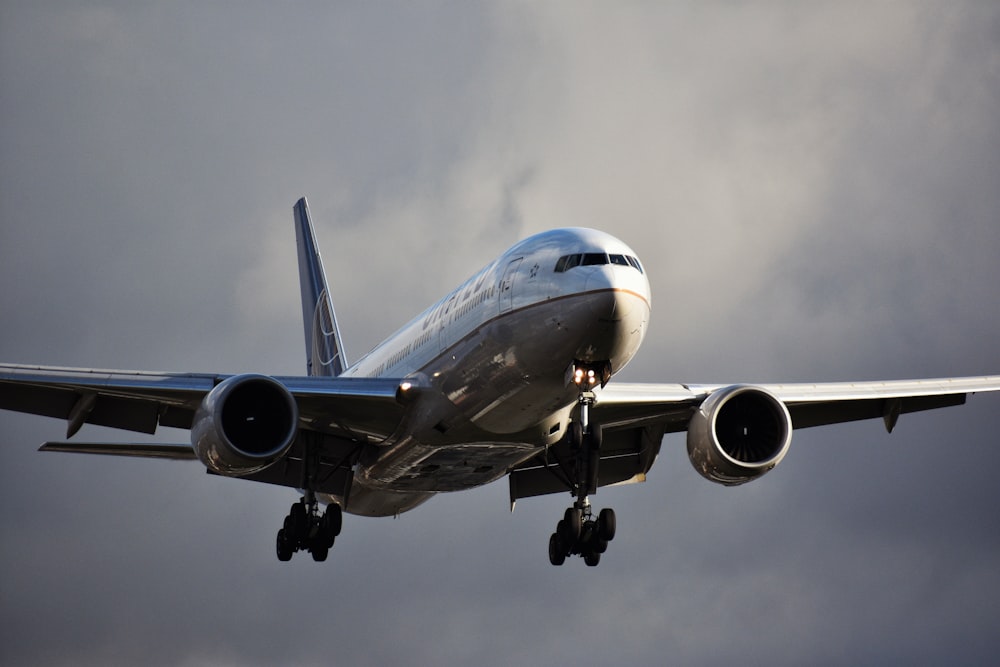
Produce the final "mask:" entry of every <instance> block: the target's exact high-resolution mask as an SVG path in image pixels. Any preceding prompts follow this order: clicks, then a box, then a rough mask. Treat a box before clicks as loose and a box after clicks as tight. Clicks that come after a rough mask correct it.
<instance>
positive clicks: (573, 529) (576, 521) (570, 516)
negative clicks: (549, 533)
mask: <svg viewBox="0 0 1000 667" xmlns="http://www.w3.org/2000/svg"><path fill="white" fill-rule="evenodd" d="M563 521H564V522H565V524H564V526H565V532H564V533H563V534H562V536H563V540H565V542H566V544H568V545H570V546H572V545H574V544H576V543H577V541H578V540H579V539H580V530H581V529H582V528H583V512H582V511H581V510H579V509H577V508H575V507H568V508H566V513H565V514H563Z"/></svg>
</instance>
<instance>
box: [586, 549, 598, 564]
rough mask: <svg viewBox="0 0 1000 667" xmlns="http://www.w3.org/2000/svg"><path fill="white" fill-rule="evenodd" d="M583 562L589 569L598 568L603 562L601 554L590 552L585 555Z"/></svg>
mask: <svg viewBox="0 0 1000 667" xmlns="http://www.w3.org/2000/svg"><path fill="white" fill-rule="evenodd" d="M583 562H584V563H586V564H587V567H596V566H597V564H598V563H600V562H601V554H599V553H595V552H593V551H588V552H587V553H585V554H583Z"/></svg>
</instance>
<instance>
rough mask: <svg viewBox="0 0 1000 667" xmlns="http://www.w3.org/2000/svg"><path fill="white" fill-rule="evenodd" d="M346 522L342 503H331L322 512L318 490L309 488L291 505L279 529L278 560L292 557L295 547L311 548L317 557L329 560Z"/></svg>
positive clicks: (315, 558) (300, 548)
mask: <svg viewBox="0 0 1000 667" xmlns="http://www.w3.org/2000/svg"><path fill="white" fill-rule="evenodd" d="M343 523H344V514H343V512H342V511H341V509H340V505H337V504H335V503H331V504H330V505H327V508H326V512H324V513H322V514H320V511H319V503H317V502H316V496H315V494H313V493H311V492H307V493H306V495H305V496H304V497H303V498H302V499H301V500H300V501H299V502H297V503H295V504H294V505H292V509H291V510H289V512H288V516H286V517H285V523H284V526H283V527H282V529H281V530H279V531H278V539H277V545H276V546H277V551H278V560H281V561H287V560H291V559H292V554H294V553H295V552H296V551H308V552H309V553H311V554H312V557H313V560H314V561H324V560H326V556H327V554H328V553H329V551H330V547H332V546H333V542H334V540H336V539H337V536H338V535H340V529H341V527H342V526H343Z"/></svg>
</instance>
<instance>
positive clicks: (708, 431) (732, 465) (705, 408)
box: [687, 385, 792, 486]
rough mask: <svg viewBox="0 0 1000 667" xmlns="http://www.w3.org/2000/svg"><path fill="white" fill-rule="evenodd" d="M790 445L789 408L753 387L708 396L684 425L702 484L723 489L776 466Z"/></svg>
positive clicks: (729, 388)
mask: <svg viewBox="0 0 1000 667" xmlns="http://www.w3.org/2000/svg"><path fill="white" fill-rule="evenodd" d="M791 442H792V418H791V416H790V415H789V414H788V408H787V407H785V404H784V403H782V402H781V401H780V400H779V399H778V398H777V397H776V396H774V395H773V394H772V393H770V392H769V391H767V390H765V389H763V388H762V387H754V386H752V385H732V386H730V387H724V388H722V389H718V390H716V391H714V392H712V394H710V395H709V396H708V398H706V399H705V400H704V401H703V402H702V404H701V406H700V407H699V408H698V411H697V412H695V413H694V416H693V417H691V422H690V423H689V424H688V432H687V449H688V457H689V458H690V459H691V464H692V465H693V466H694V468H695V470H697V471H698V472H699V473H700V474H701V476H702V477H704V478H705V479H708V480H710V481H713V482H717V483H719V484H725V485H726V486H735V485H737V484H743V483H745V482H749V481H751V480H753V479H756V478H758V477H760V476H761V475H763V474H764V473H766V472H767V471H768V470H770V469H771V468H773V467H774V466H776V465H778V463H779V462H781V459H783V458H784V457H785V453H786V452H787V451H788V446H789V445H790V444H791Z"/></svg>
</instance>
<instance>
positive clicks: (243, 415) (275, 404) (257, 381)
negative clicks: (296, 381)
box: [191, 375, 299, 475]
mask: <svg viewBox="0 0 1000 667" xmlns="http://www.w3.org/2000/svg"><path fill="white" fill-rule="evenodd" d="M298 422H299V409H298V406H297V405H296V403H295V398H294V397H292V395H291V393H289V391H288V390H287V389H286V388H285V386H284V385H282V384H281V383H280V382H278V381H277V380H275V379H274V378H270V377H267V376H266V375H234V376H233V377H231V378H228V379H226V380H224V381H223V382H221V383H220V384H219V385H217V386H216V387H215V388H213V389H212V391H210V392H209V393H208V395H206V396H205V398H204V400H202V402H201V405H199V406H198V409H197V411H195V414H194V422H193V424H192V426H191V444H192V445H193V446H194V451H195V452H196V453H197V455H198V458H199V459H201V462H202V463H204V464H205V466H206V467H208V469H209V470H211V471H212V472H217V473H219V474H221V475H249V474H250V473H253V472H257V471H259V470H263V469H264V468H266V467H267V466H269V465H271V464H272V463H274V462H275V461H277V460H278V459H279V458H281V457H282V456H283V455H284V454H285V453H286V452H287V451H288V450H289V449H290V448H291V446H292V443H293V442H295V436H296V433H297V432H298Z"/></svg>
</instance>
